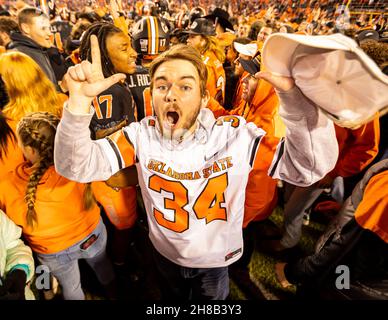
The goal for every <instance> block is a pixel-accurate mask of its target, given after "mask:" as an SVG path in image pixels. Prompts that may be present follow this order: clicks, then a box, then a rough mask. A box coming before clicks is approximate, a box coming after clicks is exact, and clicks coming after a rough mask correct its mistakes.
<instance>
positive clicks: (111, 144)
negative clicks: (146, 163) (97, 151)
mask: <svg viewBox="0 0 388 320" xmlns="http://www.w3.org/2000/svg"><path fill="white" fill-rule="evenodd" d="M137 125H138V124H137V123H134V124H133V125H130V126H129V127H126V128H123V129H121V130H119V131H117V132H115V133H113V134H111V135H110V136H108V137H106V138H105V139H102V143H101V146H102V147H103V149H104V152H105V154H106V156H107V158H108V159H109V163H110V165H111V167H112V170H113V171H114V172H117V171H120V170H121V169H124V168H126V167H129V166H131V165H133V164H135V157H136V156H135V148H134V145H133V144H132V142H131V140H130V138H129V136H130V132H129V131H131V129H132V130H133V129H135V128H134V127H136V126H137ZM131 127H132V128H131ZM135 130H136V129H135Z"/></svg>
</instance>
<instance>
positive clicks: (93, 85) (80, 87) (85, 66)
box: [64, 35, 125, 114]
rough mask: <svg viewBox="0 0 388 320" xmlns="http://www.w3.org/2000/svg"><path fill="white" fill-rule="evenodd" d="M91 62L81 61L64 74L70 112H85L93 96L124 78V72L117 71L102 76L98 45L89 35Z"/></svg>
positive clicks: (87, 110) (94, 37) (94, 38)
mask: <svg viewBox="0 0 388 320" xmlns="http://www.w3.org/2000/svg"><path fill="white" fill-rule="evenodd" d="M90 45H91V52H92V63H90V62H89V61H82V62H81V63H80V64H77V65H75V66H74V67H70V68H69V70H68V71H67V73H66V74H65V76H64V81H65V82H66V87H67V88H68V89H69V94H70V95H69V102H68V107H69V109H70V111H71V112H73V113H79V114H86V113H88V112H89V108H90V104H91V103H92V100H93V98H94V97H96V96H97V95H99V94H100V93H101V92H103V91H104V90H106V89H108V88H109V87H111V86H113V85H114V84H115V83H117V82H119V81H120V80H124V79H125V74H122V73H117V74H114V75H113V76H110V77H109V78H106V79H105V78H104V75H103V73H102V67H101V55H100V47H99V46H98V41H97V37H96V36H95V35H92V36H91V37H90Z"/></svg>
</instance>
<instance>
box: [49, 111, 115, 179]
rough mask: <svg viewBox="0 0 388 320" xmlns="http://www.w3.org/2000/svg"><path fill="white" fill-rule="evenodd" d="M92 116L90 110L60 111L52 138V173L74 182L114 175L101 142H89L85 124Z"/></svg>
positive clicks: (87, 127)
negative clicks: (61, 112) (53, 167)
mask: <svg viewBox="0 0 388 320" xmlns="http://www.w3.org/2000/svg"><path fill="white" fill-rule="evenodd" d="M92 117H93V113H90V108H89V110H88V112H86V113H85V114H77V113H74V112H72V111H71V110H70V108H67V107H66V106H65V107H64V108H63V116H62V119H61V122H60V123H59V125H58V129H57V133H56V136H55V148H54V163H55V169H56V171H57V172H58V173H59V174H60V175H62V176H64V177H66V178H68V179H70V180H74V181H78V182H90V181H104V180H107V179H108V178H109V177H110V176H111V175H112V174H113V173H114V172H112V168H111V166H110V162H109V160H108V159H107V156H106V155H105V153H104V151H103V144H104V143H108V142H107V141H106V140H105V139H101V140H98V141H93V140H91V138H90V131H89V124H90V120H91V118H92Z"/></svg>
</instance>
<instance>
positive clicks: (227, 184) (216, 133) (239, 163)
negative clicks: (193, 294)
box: [104, 109, 273, 268]
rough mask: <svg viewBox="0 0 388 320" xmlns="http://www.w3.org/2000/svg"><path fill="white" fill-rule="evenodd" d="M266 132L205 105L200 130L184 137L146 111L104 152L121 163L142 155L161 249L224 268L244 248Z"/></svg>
mask: <svg viewBox="0 0 388 320" xmlns="http://www.w3.org/2000/svg"><path fill="white" fill-rule="evenodd" d="M264 135H265V132H264V131H263V130H261V129H258V128H257V127H256V126H255V125H254V124H253V123H248V124H247V123H246V122H245V120H244V118H242V117H236V116H226V117H221V118H219V119H217V120H216V119H215V118H214V116H213V114H212V112H211V111H210V110H208V109H202V110H201V112H200V114H199V117H198V128H197V129H196V131H195V133H194V134H193V135H192V136H191V137H189V138H187V139H185V140H183V142H181V143H179V144H175V145H173V144H172V143H171V141H169V140H166V139H165V138H164V137H163V136H162V135H161V133H160V130H159V126H158V123H157V119H156V118H155V117H147V118H145V119H143V120H142V121H141V122H140V123H132V124H130V125H129V126H128V127H125V128H123V130H122V131H120V132H117V133H116V134H114V135H112V136H111V137H110V138H108V141H109V143H105V144H104V151H105V153H106V154H107V156H108V158H109V159H110V162H111V166H112V167H113V168H116V169H117V170H119V169H121V168H123V167H126V166H128V165H131V164H133V163H134V162H136V165H137V169H138V175H139V183H140V186H141V190H142V195H143V200H144V205H145V208H146V211H147V216H148V224H149V232H150V239H151V241H152V243H153V245H154V246H155V248H156V249H157V250H158V252H160V253H161V254H162V255H163V256H165V257H166V258H168V259H169V260H171V261H172V262H174V263H176V264H178V265H181V266H186V267H192V268H212V267H223V266H227V265H229V264H231V263H233V262H234V261H236V260H238V258H239V257H240V256H241V254H242V251H243V241H242V221H243V215H244V202H245V188H246V184H247V181H248V175H249V172H250V170H251V169H252V167H253V166H254V164H255V159H256V155H257V157H258V158H259V157H260V152H259V149H260V148H261V145H262V144H261V142H262V140H263V137H264ZM263 148H264V147H263ZM266 157H267V158H268V156H266ZM270 158H271V161H272V158H273V154H272V155H271V157H270ZM258 161H260V159H258ZM269 165H270V163H269V164H268V165H266V170H268V169H269Z"/></svg>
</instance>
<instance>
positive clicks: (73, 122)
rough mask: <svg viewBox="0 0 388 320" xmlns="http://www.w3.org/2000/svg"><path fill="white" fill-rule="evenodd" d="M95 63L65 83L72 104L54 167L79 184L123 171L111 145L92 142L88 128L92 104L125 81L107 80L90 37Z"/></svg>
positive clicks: (71, 72) (65, 114) (78, 68)
mask: <svg viewBox="0 0 388 320" xmlns="http://www.w3.org/2000/svg"><path fill="white" fill-rule="evenodd" d="M90 41H91V50H92V63H90V62H89V61H82V62H81V63H80V64H77V65H76V66H74V67H71V68H69V70H68V71H67V73H66V75H65V77H64V81H65V82H66V86H67V88H68V89H69V94H70V95H69V100H68V102H67V105H65V107H64V110H63V116H62V119H61V122H60V124H59V126H58V129H57V134H56V137H55V149H54V163H55V169H56V170H57V172H58V173H59V174H61V175H63V176H64V177H67V178H69V179H71V180H75V181H79V182H89V181H96V180H106V179H108V178H109V177H110V176H111V175H112V174H114V173H115V172H116V171H118V170H119V169H120V168H118V167H117V166H115V165H112V163H113V162H112V159H111V158H112V157H114V156H112V155H111V154H112V153H114V151H113V150H111V151H110V152H109V151H108V152H107V150H109V143H110V142H109V141H108V140H106V139H101V140H97V141H92V140H91V139H90V131H89V124H90V120H91V118H92V117H93V114H94V110H92V108H91V103H92V100H93V98H94V97H95V96H97V95H98V94H100V93H101V92H102V91H104V90H106V89H108V88H109V87H111V86H112V85H114V84H115V83H116V82H118V81H120V80H123V79H124V78H125V75H124V74H115V75H113V76H111V77H109V78H106V79H105V78H104V76H103V73H102V68H101V58H100V48H99V46H98V42H97V38H96V36H94V35H93V36H91V40H90Z"/></svg>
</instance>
